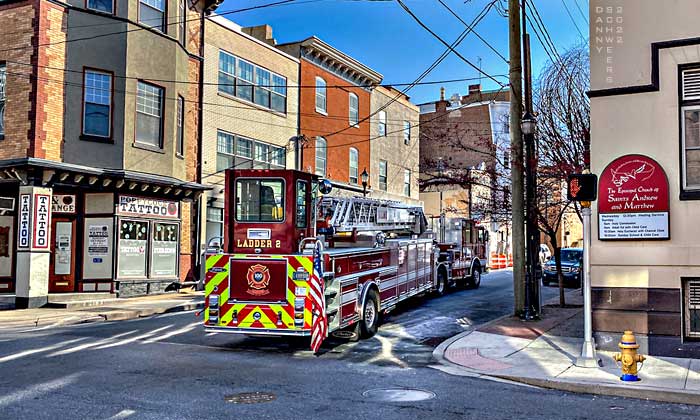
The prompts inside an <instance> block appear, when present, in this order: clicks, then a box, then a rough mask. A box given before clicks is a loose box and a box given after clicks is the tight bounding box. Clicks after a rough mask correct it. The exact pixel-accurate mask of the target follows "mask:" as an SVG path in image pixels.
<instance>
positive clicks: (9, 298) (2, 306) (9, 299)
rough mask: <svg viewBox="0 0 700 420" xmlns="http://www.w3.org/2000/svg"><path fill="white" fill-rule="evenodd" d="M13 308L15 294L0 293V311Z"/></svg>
mask: <svg viewBox="0 0 700 420" xmlns="http://www.w3.org/2000/svg"><path fill="white" fill-rule="evenodd" d="M8 309H15V294H0V311H6V310H8Z"/></svg>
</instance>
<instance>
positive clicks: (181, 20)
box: [177, 0, 188, 46]
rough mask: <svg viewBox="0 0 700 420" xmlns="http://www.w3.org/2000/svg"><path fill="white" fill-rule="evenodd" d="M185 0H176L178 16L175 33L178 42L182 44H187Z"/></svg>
mask: <svg viewBox="0 0 700 420" xmlns="http://www.w3.org/2000/svg"><path fill="white" fill-rule="evenodd" d="M187 1H188V0H178V5H177V6H178V7H177V8H178V9H180V13H179V14H180V16H179V17H178V21H177V33H178V36H179V37H180V42H182V45H184V46H187Z"/></svg>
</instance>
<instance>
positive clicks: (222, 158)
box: [216, 131, 235, 171]
mask: <svg viewBox="0 0 700 420" xmlns="http://www.w3.org/2000/svg"><path fill="white" fill-rule="evenodd" d="M233 145H234V137H233V135H231V134H228V133H224V132H223V131H219V132H218V133H217V138H216V170H217V171H223V170H225V169H228V168H231V167H232V166H233V165H234V162H235V154H234V147H233Z"/></svg>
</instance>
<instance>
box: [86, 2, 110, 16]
mask: <svg viewBox="0 0 700 420" xmlns="http://www.w3.org/2000/svg"><path fill="white" fill-rule="evenodd" d="M85 5H86V7H87V8H88V9H92V10H97V11H99V12H105V13H114V3H113V2H112V0H87V2H86V3H85Z"/></svg>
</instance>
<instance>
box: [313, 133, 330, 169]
mask: <svg viewBox="0 0 700 420" xmlns="http://www.w3.org/2000/svg"><path fill="white" fill-rule="evenodd" d="M326 151H327V149H326V139H324V138H323V137H316V175H319V176H326Z"/></svg>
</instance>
